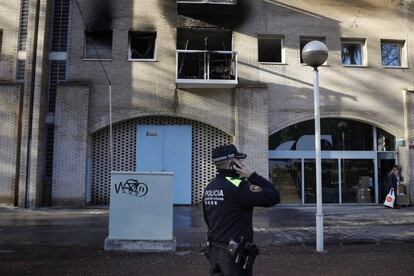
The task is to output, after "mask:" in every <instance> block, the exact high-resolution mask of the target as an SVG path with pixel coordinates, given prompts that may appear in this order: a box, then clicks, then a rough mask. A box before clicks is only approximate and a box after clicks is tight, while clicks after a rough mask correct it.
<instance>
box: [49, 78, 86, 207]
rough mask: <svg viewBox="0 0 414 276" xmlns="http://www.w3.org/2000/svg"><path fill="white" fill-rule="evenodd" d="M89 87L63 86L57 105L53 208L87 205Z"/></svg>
mask: <svg viewBox="0 0 414 276" xmlns="http://www.w3.org/2000/svg"><path fill="white" fill-rule="evenodd" d="M88 106H89V87H88V86H87V85H70V84H66V85H63V86H59V87H58V90H57V101H56V117H55V118H56V119H55V143H54V152H53V157H54V158H53V168H54V173H53V182H52V204H53V205H68V204H69V205H72V204H79V205H81V204H83V203H85V191H86V177H87V175H86V172H87V161H86V157H87V140H88Z"/></svg>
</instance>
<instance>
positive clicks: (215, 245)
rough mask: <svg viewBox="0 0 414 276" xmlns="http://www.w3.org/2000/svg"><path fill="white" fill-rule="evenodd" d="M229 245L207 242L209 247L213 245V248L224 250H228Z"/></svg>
mask: <svg viewBox="0 0 414 276" xmlns="http://www.w3.org/2000/svg"><path fill="white" fill-rule="evenodd" d="M228 244H229V243H228V242H227V243H226V242H217V241H208V242H207V245H211V246H214V247H218V248H222V249H227V245H228Z"/></svg>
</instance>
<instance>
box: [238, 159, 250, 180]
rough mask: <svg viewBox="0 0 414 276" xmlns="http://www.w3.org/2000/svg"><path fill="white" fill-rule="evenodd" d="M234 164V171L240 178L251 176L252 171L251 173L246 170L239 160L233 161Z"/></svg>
mask: <svg viewBox="0 0 414 276" xmlns="http://www.w3.org/2000/svg"><path fill="white" fill-rule="evenodd" d="M234 163H236V166H234V169H235V170H236V172H237V174H238V175H240V176H241V177H245V178H249V176H251V175H252V173H253V171H251V170H250V169H249V168H247V167H246V166H245V165H244V164H243V163H242V162H241V161H240V160H237V159H236V160H235V161H234Z"/></svg>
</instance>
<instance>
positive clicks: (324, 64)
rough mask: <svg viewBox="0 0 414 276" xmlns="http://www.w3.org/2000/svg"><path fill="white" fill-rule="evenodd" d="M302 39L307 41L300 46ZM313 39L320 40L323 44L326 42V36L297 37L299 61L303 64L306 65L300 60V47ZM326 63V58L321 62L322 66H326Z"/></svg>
mask: <svg viewBox="0 0 414 276" xmlns="http://www.w3.org/2000/svg"><path fill="white" fill-rule="evenodd" d="M302 40H307V42H306V43H305V44H304V45H303V47H301V43H302ZM313 40H317V41H320V42H322V43H324V44H326V36H307V35H304V36H300V37H299V63H300V64H302V65H305V66H308V65H307V64H306V63H304V62H303V60H302V49H303V48H304V47H305V45H306V44H307V43H309V42H311V41H313ZM327 65H328V59H327V60H326V61H325V62H324V63H323V64H322V66H327Z"/></svg>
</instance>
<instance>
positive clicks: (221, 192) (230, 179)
mask: <svg viewBox="0 0 414 276" xmlns="http://www.w3.org/2000/svg"><path fill="white" fill-rule="evenodd" d="M212 157H213V161H214V164H215V165H216V168H217V175H216V177H215V178H214V179H213V180H212V181H211V182H210V183H209V184H208V185H207V187H206V188H205V190H204V194H203V200H202V204H203V212H204V219H205V221H206V223H207V226H208V234H207V240H208V242H207V244H208V252H207V255H208V258H209V261H210V275H252V265H253V262H254V258H255V256H256V255H257V254H258V249H257V247H256V246H255V245H254V243H253V224H252V218H253V207H255V206H261V207H270V206H273V205H275V204H277V203H279V201H280V197H279V192H278V191H277V190H276V189H275V186H274V185H273V184H272V183H271V182H269V181H268V180H266V179H265V178H264V177H262V176H260V175H258V174H257V173H256V172H253V171H251V170H250V169H249V168H248V167H246V166H245V165H244V164H243V163H242V162H241V161H240V159H244V158H246V157H247V155H246V154H244V153H240V152H238V151H237V148H236V147H235V146H234V145H232V144H230V145H225V146H220V147H218V148H216V149H214V150H213V153H212Z"/></svg>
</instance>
